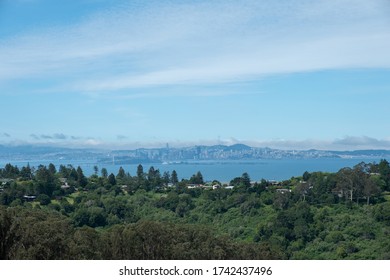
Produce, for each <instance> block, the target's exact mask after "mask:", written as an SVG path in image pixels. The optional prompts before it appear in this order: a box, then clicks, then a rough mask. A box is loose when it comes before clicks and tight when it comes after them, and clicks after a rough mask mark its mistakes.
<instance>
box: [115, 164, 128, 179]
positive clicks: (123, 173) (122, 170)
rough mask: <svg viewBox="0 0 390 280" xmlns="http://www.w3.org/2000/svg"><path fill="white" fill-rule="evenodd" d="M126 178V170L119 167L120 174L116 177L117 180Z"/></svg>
mask: <svg viewBox="0 0 390 280" xmlns="http://www.w3.org/2000/svg"><path fill="white" fill-rule="evenodd" d="M125 177H126V173H125V170H124V169H123V167H122V166H121V167H119V170H118V174H117V175H116V178H117V179H123V178H125Z"/></svg>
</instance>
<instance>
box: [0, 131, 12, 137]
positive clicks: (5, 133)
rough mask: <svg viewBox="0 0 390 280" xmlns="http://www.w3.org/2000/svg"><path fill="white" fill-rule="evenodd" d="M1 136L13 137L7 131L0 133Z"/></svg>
mask: <svg viewBox="0 0 390 280" xmlns="http://www.w3.org/2000/svg"><path fill="white" fill-rule="evenodd" d="M0 137H5V138H9V137H11V135H10V134H8V133H7V132H2V133H0Z"/></svg>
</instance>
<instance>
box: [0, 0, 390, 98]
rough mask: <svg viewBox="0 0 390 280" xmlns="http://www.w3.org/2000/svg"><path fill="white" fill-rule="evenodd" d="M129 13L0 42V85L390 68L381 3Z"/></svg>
mask: <svg viewBox="0 0 390 280" xmlns="http://www.w3.org/2000/svg"><path fill="white" fill-rule="evenodd" d="M139 3H141V4H139ZM139 3H138V2H135V4H134V3H133V4H129V5H128V6H121V7H120V9H119V8H113V9H111V10H108V11H103V12H101V13H99V14H95V15H92V16H90V18H89V19H88V20H85V21H84V22H80V23H77V24H74V25H72V26H62V27H58V26H57V27H53V28H50V29H47V30H41V32H39V33H38V32H37V33H34V34H19V35H17V36H15V37H14V38H3V39H0V61H2V67H1V68H0V83H1V82H2V83H13V81H18V80H20V79H24V80H28V79H30V78H33V79H35V80H36V79H41V80H45V79H53V81H54V82H52V84H54V88H56V89H60V90H64V91H73V92H107V91H108V92H109V91H117V90H125V89H134V88H143V87H155V86H162V85H164V86H165V85H177V84H211V83H225V82H237V81H251V80H255V79H259V78H261V77H263V76H265V75H272V74H279V73H294V72H302V71H318V70H323V69H343V68H367V67H373V68H375V67H376V68H377V67H384V68H389V67H390V53H389V51H388V50H389V49H390V31H389V30H390V28H389V24H390V21H389V20H388V16H387V15H388V13H387V12H388V11H389V10H390V9H389V4H388V3H387V2H386V1H384V0H375V1H363V0H358V1H356V0H354V1H352V0H341V1H337V2H333V1H325V0H323V1H306V0H302V1H293V2H289V3H286V2H279V1H239V2H238V1H212V2H209V1H204V2H203V1H200V2H195V3H192V4H180V5H179V4H174V3H173V2H170V1H160V2H158V3H153V4H150V3H149V4H145V3H144V2H143V1H141V2H139ZM137 4H138V5H141V8H140V6H137ZM40 89H41V90H45V89H44V88H40Z"/></svg>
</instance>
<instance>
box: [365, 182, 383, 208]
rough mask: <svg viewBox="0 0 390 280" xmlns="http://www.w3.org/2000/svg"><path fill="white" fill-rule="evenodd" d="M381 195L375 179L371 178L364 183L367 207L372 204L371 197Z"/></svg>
mask: <svg viewBox="0 0 390 280" xmlns="http://www.w3.org/2000/svg"><path fill="white" fill-rule="evenodd" d="M379 193H380V188H379V187H378V182H377V180H376V179H375V177H372V176H371V177H369V178H367V179H366V180H365V182H364V188H363V194H364V195H365V197H366V198H367V205H368V204H370V197H372V196H374V195H377V194H379Z"/></svg>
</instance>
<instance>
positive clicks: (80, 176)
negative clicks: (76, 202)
mask: <svg viewBox="0 0 390 280" xmlns="http://www.w3.org/2000/svg"><path fill="white" fill-rule="evenodd" d="M77 182H78V183H79V185H80V186H82V187H85V186H86V185H87V184H88V180H87V178H86V177H85V176H84V173H83V170H82V169H81V167H80V166H79V167H77Z"/></svg>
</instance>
